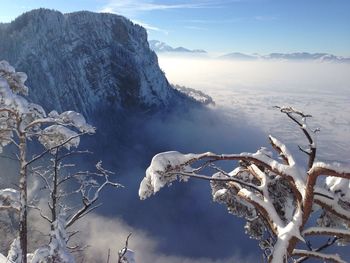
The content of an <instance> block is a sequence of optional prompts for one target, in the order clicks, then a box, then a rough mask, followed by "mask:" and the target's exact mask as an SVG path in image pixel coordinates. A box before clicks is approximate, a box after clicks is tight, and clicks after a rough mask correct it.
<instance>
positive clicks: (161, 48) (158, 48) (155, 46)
mask: <svg viewBox="0 0 350 263" xmlns="http://www.w3.org/2000/svg"><path fill="white" fill-rule="evenodd" d="M149 46H150V48H151V49H152V50H153V51H155V52H156V53H158V52H178V53H197V54H205V53H207V52H206V51H205V50H202V49H193V50H191V49H188V48H184V47H176V48H174V47H172V46H170V45H168V44H166V43H164V42H161V41H158V40H150V41H149Z"/></svg>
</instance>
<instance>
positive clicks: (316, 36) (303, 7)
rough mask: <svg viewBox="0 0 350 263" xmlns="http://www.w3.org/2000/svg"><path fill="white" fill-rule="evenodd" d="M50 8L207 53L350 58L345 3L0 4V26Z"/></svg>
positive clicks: (23, 0) (8, 0) (137, 0)
mask: <svg viewBox="0 0 350 263" xmlns="http://www.w3.org/2000/svg"><path fill="white" fill-rule="evenodd" d="M40 7H44V8H50V9H56V10H58V11H61V12H64V13H67V12H74V11H80V10H88V11H93V12H109V13H116V14H120V15H123V16H126V17H128V18H129V19H131V20H132V21H134V22H135V23H138V24H140V25H142V26H144V27H145V28H146V29H147V31H148V34H149V39H157V40H160V41H163V42H166V43H168V44H170V45H172V46H185V47H187V48H190V49H204V50H207V51H208V52H212V53H230V52H242V53H250V54H251V53H260V54H268V53H274V52H281V53H293V52H310V53H331V54H334V55H339V56H350V49H349V47H350V34H349V33H348V32H349V25H350V16H349V13H350V2H349V1H342V0H334V1H328V0H310V1H302V0H297V1H295V0H287V1H273V0H219V1H218V0H189V1H184V0H166V1H161V0H125V1H119V0H85V1H83V0H73V1H59V0H52V1H45V0H17V1H12V0H2V1H1V9H0V22H9V21H11V20H13V19H15V18H16V17H17V16H19V15H20V14H22V13H23V12H26V11H29V10H32V9H36V8H40Z"/></svg>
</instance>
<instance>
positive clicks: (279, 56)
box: [219, 52, 350, 62]
mask: <svg viewBox="0 0 350 263" xmlns="http://www.w3.org/2000/svg"><path fill="white" fill-rule="evenodd" d="M219 58H220V59H230V60H231V59H232V60H292V61H299V60H300V61H321V62H322V61H332V62H350V58H347V57H341V56H335V55H332V54H328V53H308V52H296V53H271V54H268V55H259V54H253V55H247V54H243V53H238V52H234V53H229V54H226V55H223V56H220V57H219Z"/></svg>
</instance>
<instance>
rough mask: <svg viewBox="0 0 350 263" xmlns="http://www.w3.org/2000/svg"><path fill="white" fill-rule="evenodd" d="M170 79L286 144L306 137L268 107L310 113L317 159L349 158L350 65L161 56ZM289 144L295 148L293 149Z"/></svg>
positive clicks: (347, 160) (301, 143) (345, 159)
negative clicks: (315, 133)
mask: <svg viewBox="0 0 350 263" xmlns="http://www.w3.org/2000/svg"><path fill="white" fill-rule="evenodd" d="M159 63H160V66H161V68H162V69H163V70H164V72H165V73H166V76H167V78H168V80H169V81H170V82H171V83H174V84H179V85H184V86H188V87H191V88H194V89H198V90H201V91H204V92H205V93H207V94H209V95H210V96H212V97H213V98H214V100H215V102H216V107H217V108H222V109H224V111H225V112H226V114H227V116H228V117H230V116H231V117H232V119H234V120H237V119H245V120H246V121H247V122H248V123H250V124H252V125H253V126H256V127H257V129H258V130H261V131H262V132H263V133H266V135H267V134H273V135H275V136H277V137H279V138H280V139H281V140H282V141H284V142H286V143H287V144H290V145H291V147H292V149H291V150H293V149H296V145H297V144H300V145H305V139H304V138H303V137H302V136H301V133H300V131H298V129H297V128H296V127H295V125H293V124H291V123H290V120H288V119H287V118H286V116H283V115H282V114H281V113H279V112H278V111H277V110H276V109H274V108H273V106H276V105H278V106H283V105H284V106H293V107H295V108H297V109H299V110H302V111H304V112H305V113H308V114H311V115H312V116H313V118H311V119H310V120H309V121H308V123H309V125H310V127H311V128H320V130H321V131H320V132H319V133H318V136H317V144H318V149H319V151H318V157H319V159H321V160H327V161H331V160H337V161H339V162H347V163H349V162H350V74H349V73H350V64H349V63H343V64H340V63H326V62H323V63H322V62H288V61H228V60H217V59H211V58H196V57H186V56H174V55H160V56H159ZM293 147H294V148H293Z"/></svg>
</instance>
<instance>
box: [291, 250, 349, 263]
mask: <svg viewBox="0 0 350 263" xmlns="http://www.w3.org/2000/svg"><path fill="white" fill-rule="evenodd" d="M293 256H301V257H312V258H317V259H321V260H327V262H334V263H346V261H344V260H342V259H341V258H340V256H339V255H338V254H325V253H320V252H315V251H309V250H301V249H294V251H293Z"/></svg>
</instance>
